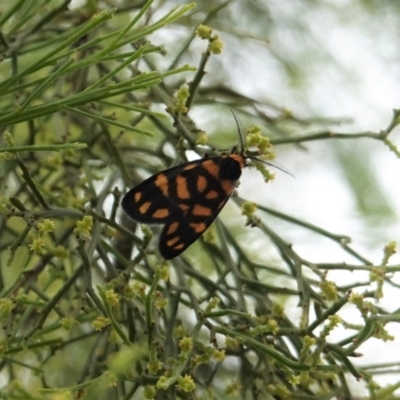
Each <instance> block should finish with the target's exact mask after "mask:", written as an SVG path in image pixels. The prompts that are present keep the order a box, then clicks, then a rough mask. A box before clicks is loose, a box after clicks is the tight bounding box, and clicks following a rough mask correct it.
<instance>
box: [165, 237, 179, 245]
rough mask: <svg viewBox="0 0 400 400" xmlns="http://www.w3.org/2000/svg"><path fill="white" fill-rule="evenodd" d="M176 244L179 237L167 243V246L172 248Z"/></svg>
mask: <svg viewBox="0 0 400 400" xmlns="http://www.w3.org/2000/svg"><path fill="white" fill-rule="evenodd" d="M176 242H179V237H178V236H176V237H174V238H172V239H169V240H168V242H167V246H168V247H171V246H173V245H174V244H175V243H176Z"/></svg>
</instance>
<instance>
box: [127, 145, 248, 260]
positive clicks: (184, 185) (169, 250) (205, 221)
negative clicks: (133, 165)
mask: <svg viewBox="0 0 400 400" xmlns="http://www.w3.org/2000/svg"><path fill="white" fill-rule="evenodd" d="M246 158H248V157H246V156H244V155H243V154H242V153H235V152H233V153H232V154H230V155H223V156H219V157H208V156H206V157H205V158H203V159H200V160H195V161H191V162H188V163H185V164H182V165H179V166H176V167H173V168H169V169H166V170H165V171H162V172H159V173H157V174H155V175H153V176H151V177H150V178H148V179H146V180H144V181H143V182H142V183H140V184H139V185H137V186H136V187H134V188H133V189H131V190H129V191H128V193H127V194H126V195H125V196H124V198H123V199H122V208H123V209H124V211H125V213H126V214H127V215H128V216H129V217H130V218H131V219H133V220H134V221H137V222H139V223H142V224H164V225H165V226H164V227H163V229H162V231H161V234H160V238H159V245H158V248H159V251H160V254H161V256H162V257H163V258H165V259H167V260H170V259H172V258H174V257H176V256H178V255H179V254H181V253H182V252H183V251H184V250H186V249H187V248H188V247H189V246H190V245H191V244H192V243H193V242H194V241H196V240H197V239H198V238H199V237H200V236H201V235H202V234H203V233H204V231H205V230H206V229H207V228H208V227H209V226H210V225H211V223H212V222H213V221H214V219H215V218H216V217H217V215H218V214H219V212H220V211H221V209H222V208H223V207H224V205H225V204H226V202H227V201H228V199H229V197H230V195H231V194H232V192H233V191H234V189H235V186H236V184H237V181H238V180H239V178H240V176H241V174H242V169H243V168H244V167H245V166H246Z"/></svg>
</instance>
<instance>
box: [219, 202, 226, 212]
mask: <svg viewBox="0 0 400 400" xmlns="http://www.w3.org/2000/svg"><path fill="white" fill-rule="evenodd" d="M224 204H225V200H224V201H221V203H219V206H218V210H219V209H220V208H222V207H223V206H224Z"/></svg>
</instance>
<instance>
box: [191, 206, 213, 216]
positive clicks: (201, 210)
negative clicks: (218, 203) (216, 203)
mask: <svg viewBox="0 0 400 400" xmlns="http://www.w3.org/2000/svg"><path fill="white" fill-rule="evenodd" d="M211 214H212V210H211V208H208V207H203V206H201V205H199V204H196V205H195V206H194V207H193V215H200V216H203V217H209V216H210V215H211Z"/></svg>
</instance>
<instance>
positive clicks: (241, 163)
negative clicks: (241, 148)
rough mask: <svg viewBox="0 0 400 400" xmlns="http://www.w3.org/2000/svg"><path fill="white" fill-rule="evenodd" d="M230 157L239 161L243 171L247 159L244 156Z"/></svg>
mask: <svg viewBox="0 0 400 400" xmlns="http://www.w3.org/2000/svg"><path fill="white" fill-rule="evenodd" d="M229 157H230V158H233V159H234V160H235V161H237V162H238V163H239V165H240V168H242V169H243V168H244V167H245V166H246V159H245V158H244V157H243V155H242V154H231V155H230V156H229Z"/></svg>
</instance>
